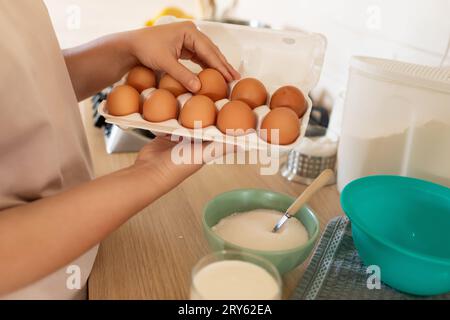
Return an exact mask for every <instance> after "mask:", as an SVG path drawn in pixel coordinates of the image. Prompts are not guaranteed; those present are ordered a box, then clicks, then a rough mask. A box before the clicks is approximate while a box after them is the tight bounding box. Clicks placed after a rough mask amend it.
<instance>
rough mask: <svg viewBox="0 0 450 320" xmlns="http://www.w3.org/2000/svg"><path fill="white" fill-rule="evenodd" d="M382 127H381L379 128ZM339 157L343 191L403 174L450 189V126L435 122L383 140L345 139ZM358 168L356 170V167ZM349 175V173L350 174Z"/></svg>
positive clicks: (380, 138) (339, 173) (374, 138)
mask: <svg viewBox="0 0 450 320" xmlns="http://www.w3.org/2000/svg"><path fill="white" fill-rule="evenodd" d="M380 125H381V126H382V124H380ZM345 141H346V142H345V143H346V146H345V150H346V151H347V152H346V153H345V154H344V153H343V154H339V161H343V162H344V163H346V164H347V165H341V166H340V172H338V175H339V176H340V177H345V179H346V180H345V181H343V179H342V178H340V179H339V180H340V189H342V187H343V186H344V185H346V184H347V183H349V182H350V181H351V180H353V179H357V178H360V177H362V176H367V175H371V174H396V175H397V174H400V175H405V176H410V177H415V178H419V179H424V180H428V181H431V182H435V183H438V184H442V185H445V186H447V187H450V124H446V123H443V122H440V121H436V120H432V121H429V122H427V123H425V124H424V125H422V126H419V127H410V128H408V129H406V130H404V131H403V132H401V133H396V134H392V135H388V136H382V137H371V138H369V137H368V138H364V137H354V136H350V135H349V136H347V137H346V139H345ZM356 166H357V167H356ZM347 171H348V172H347Z"/></svg>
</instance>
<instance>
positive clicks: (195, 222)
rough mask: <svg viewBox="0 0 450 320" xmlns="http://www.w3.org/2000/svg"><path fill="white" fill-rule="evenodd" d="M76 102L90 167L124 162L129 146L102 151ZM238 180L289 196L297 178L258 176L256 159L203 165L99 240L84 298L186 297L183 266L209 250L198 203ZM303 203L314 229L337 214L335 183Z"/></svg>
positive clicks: (293, 280)
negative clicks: (119, 151) (313, 216)
mask: <svg viewBox="0 0 450 320" xmlns="http://www.w3.org/2000/svg"><path fill="white" fill-rule="evenodd" d="M81 106H82V115H83V121H84V123H85V128H86V133H87V137H88V141H89V146H90V149H91V153H92V158H93V162H94V170H95V174H96V175H97V176H101V175H104V174H107V173H109V172H112V171H115V170H118V169H120V168H123V167H125V166H129V165H131V164H132V163H133V162H134V159H135V157H136V155H135V154H115V155H108V154H107V153H106V151H105V144H104V137H103V132H102V130H100V129H96V128H94V127H93V125H92V113H91V104H90V102H89V101H86V102H84V103H82V104H81ZM152 187H153V186H151V185H149V188H152ZM241 188H261V189H269V190H273V191H276V192H281V193H286V194H289V195H292V196H297V195H298V194H300V193H301V192H302V190H303V189H304V188H305V186H303V185H300V184H295V183H289V182H287V181H286V180H285V179H284V178H282V177H281V176H280V175H275V176H261V175H260V174H259V167H258V166H257V165H226V166H225V165H220V166H219V165H211V166H205V168H203V169H202V170H201V171H200V172H198V173H197V174H195V175H194V176H192V177H190V178H189V179H188V180H186V181H185V182H184V183H182V184H180V185H179V186H178V187H177V188H176V189H174V190H172V191H171V192H169V193H168V194H166V195H165V196H163V197H162V198H160V199H159V200H158V201H156V202H154V203H153V204H151V205H150V206H149V207H147V208H146V209H144V210H143V211H142V212H140V213H139V214H137V215H136V216H135V217H134V218H132V219H131V220H129V221H128V222H127V223H126V224H124V225H123V226H122V227H121V228H119V229H118V230H117V231H116V232H114V233H113V234H111V235H110V236H109V237H108V238H107V239H105V240H104V241H103V242H102V244H101V246H100V250H99V253H98V256H97V259H96V262H95V265H94V268H93V270H92V274H91V276H90V279H89V298H90V299H188V298H189V289H190V282H191V270H192V268H193V266H194V265H195V264H196V263H197V261H198V260H199V259H200V258H202V257H203V256H205V255H207V254H208V253H210V250H209V248H208V244H207V242H206V239H205V238H204V236H203V233H202V228H201V214H202V209H203V207H204V205H205V204H206V203H207V202H208V201H209V200H211V199H212V198H213V197H215V196H216V195H218V194H220V193H223V192H226V191H230V190H234V189H241ZM309 205H310V206H311V208H312V209H313V210H314V211H315V212H316V215H317V217H318V219H319V220H320V224H321V229H322V230H323V228H324V226H325V225H326V224H327V222H328V221H329V220H330V219H332V218H333V217H335V216H337V215H341V214H342V210H341V208H340V205H339V193H338V191H337V189H336V186H330V187H326V188H324V189H323V190H321V191H320V192H319V194H318V195H317V196H315V197H314V198H313V199H312V200H311V201H310V203H309ZM306 264H307V262H305V263H304V264H303V265H302V266H300V267H298V268H297V269H295V270H294V271H292V272H290V273H289V274H287V275H286V276H285V277H284V279H283V284H284V296H285V297H289V296H290V295H291V293H292V291H293V289H294V288H295V286H296V285H297V283H298V281H299V279H300V278H301V275H302V273H303V271H304V268H305V266H306Z"/></svg>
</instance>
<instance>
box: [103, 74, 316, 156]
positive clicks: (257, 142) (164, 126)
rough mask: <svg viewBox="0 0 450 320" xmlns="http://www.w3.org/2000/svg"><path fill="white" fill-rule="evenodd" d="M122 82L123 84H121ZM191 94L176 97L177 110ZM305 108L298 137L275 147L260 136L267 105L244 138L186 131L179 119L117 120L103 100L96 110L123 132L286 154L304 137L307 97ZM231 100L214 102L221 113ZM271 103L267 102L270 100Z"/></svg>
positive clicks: (216, 131) (206, 130) (257, 110)
mask: <svg viewBox="0 0 450 320" xmlns="http://www.w3.org/2000/svg"><path fill="white" fill-rule="evenodd" d="M121 83H123V81H122V82H121ZM236 83H237V81H234V82H233V83H231V84H230V92H231V90H232V88H233V86H234V85H235V84H236ZM155 90H156V88H151V89H147V90H145V91H143V92H142V94H141V99H142V101H144V100H145V99H146V98H148V97H149V96H150V95H151V94H152V93H153V91H155ZM192 96H193V95H192V94H191V93H186V94H183V95H181V96H179V97H178V98H177V100H178V105H179V107H180V110H181V109H182V108H183V106H184V104H185V103H186V102H187V101H188V100H189V99H190V98H191V97H192ZM306 100H307V104H308V109H307V112H306V113H305V115H304V116H303V118H301V119H299V121H300V135H299V137H298V138H297V140H296V141H295V142H294V143H292V144H290V145H275V144H269V143H267V142H266V141H265V140H263V139H262V138H261V137H260V128H261V124H262V121H263V120H264V118H265V117H266V115H267V114H268V113H269V112H270V108H269V106H267V105H263V106H260V107H257V108H255V109H253V112H254V113H255V115H256V118H257V128H256V131H255V132H252V133H249V134H247V135H243V136H238V137H235V136H230V135H225V134H223V133H222V132H221V131H220V130H219V129H218V128H217V127H216V126H210V127H206V128H201V129H188V128H185V127H183V126H182V125H181V124H180V123H179V122H178V119H171V120H168V121H164V122H158V123H155V122H149V121H147V120H145V119H144V118H143V117H142V115H141V114H139V113H134V114H130V115H128V116H122V117H116V116H112V115H110V114H108V109H107V104H106V101H104V102H102V104H101V105H100V107H99V113H100V114H101V115H102V116H103V117H105V119H106V122H108V123H111V124H115V125H117V126H119V127H120V128H122V129H125V130H126V129H129V128H138V129H144V130H149V131H151V132H152V133H153V134H155V135H156V136H163V135H175V136H179V137H186V138H191V139H198V140H203V141H215V142H220V143H227V144H231V145H237V146H239V147H240V148H242V149H244V150H254V149H257V150H264V149H268V148H269V149H271V150H275V149H276V150H278V151H279V152H287V151H289V150H292V149H293V148H294V147H295V146H296V145H298V143H299V142H300V141H301V139H302V138H303V137H304V135H305V132H306V128H307V126H308V121H309V116H310V113H311V109H312V102H311V100H310V99H309V97H306ZM229 101H230V100H228V99H223V100H219V101H217V102H216V103H215V105H216V108H217V111H220V110H221V109H222V107H223V106H224V105H225V104H227V103H228V102H229ZM269 101H270V100H269Z"/></svg>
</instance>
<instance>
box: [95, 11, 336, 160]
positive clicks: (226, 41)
mask: <svg viewBox="0 0 450 320" xmlns="http://www.w3.org/2000/svg"><path fill="white" fill-rule="evenodd" d="M180 21H182V19H176V18H174V17H163V18H161V19H159V20H158V21H157V22H156V24H157V25H160V24H166V23H174V22H180ZM194 23H195V24H196V26H197V28H198V29H199V30H200V31H202V32H203V33H204V34H206V35H207V36H208V37H209V38H210V39H212V40H213V42H214V43H215V44H216V45H217V46H218V47H219V49H220V50H221V51H222V53H223V54H224V55H225V56H226V57H227V59H228V61H229V62H230V64H231V65H233V67H235V68H236V69H237V70H238V71H239V72H240V74H241V75H242V78H248V77H252V78H256V79H258V80H260V81H261V82H262V83H263V84H264V85H265V86H266V89H267V91H268V92H269V95H271V94H273V93H274V92H275V91H276V90H277V89H278V88H280V87H282V86H286V85H292V86H295V87H297V88H299V89H300V90H301V91H302V92H303V94H304V96H305V98H306V100H307V104H308V109H307V112H306V113H305V115H304V116H303V118H301V119H299V121H300V125H301V130H300V131H301V132H300V136H299V137H298V139H297V140H296V141H295V142H294V143H292V144H290V145H284V146H278V145H273V144H268V143H267V142H266V141H264V140H263V139H261V138H260V137H259V132H258V131H259V128H260V126H261V123H262V121H263V119H264V117H265V116H266V115H267V114H268V113H269V112H270V108H269V107H268V106H267V105H264V106H260V107H259V108H256V109H254V112H255V114H256V117H257V119H258V125H257V132H255V133H251V134H248V135H246V136H241V137H234V136H227V135H224V134H223V133H222V132H221V131H219V130H218V129H217V128H216V127H209V128H205V129H202V130H190V129H186V128H183V127H182V126H181V125H180V124H179V123H178V121H177V120H176V119H173V120H169V121H166V122H161V123H151V122H147V121H145V120H144V119H143V118H142V116H141V115H140V114H132V115H129V116H125V117H114V116H111V115H109V114H108V112H107V109H106V105H105V103H103V104H102V105H101V106H100V108H99V111H100V113H101V114H102V115H103V116H104V117H105V118H106V121H107V122H109V123H112V124H116V125H118V126H120V127H122V128H139V129H145V130H150V131H151V132H153V133H154V134H156V135H159V134H172V135H177V136H182V137H190V138H195V139H201V140H205V141H217V142H221V143H224V142H225V143H227V144H234V145H238V146H240V147H243V148H244V149H246V150H250V149H259V150H261V149H267V148H270V150H278V151H280V152H284V151H290V150H292V149H294V148H295V147H296V146H297V145H299V143H300V141H301V140H302V138H303V137H304V135H305V132H306V128H307V126H308V122H309V116H310V113H311V109H312V102H311V100H310V99H309V97H308V94H309V92H310V91H311V90H312V88H314V87H315V85H316V84H317V82H318V81H319V78H320V74H321V71H322V66H323V62H324V57H325V51H326V47H327V41H326V38H325V37H324V36H323V35H321V34H318V33H312V32H308V31H304V30H296V31H292V30H270V29H263V28H251V27H248V26H240V25H232V24H224V23H217V22H210V21H194ZM182 63H183V64H185V66H186V67H187V68H189V69H190V70H191V71H193V72H196V73H198V72H200V71H201V68H200V67H199V66H198V65H195V64H193V63H191V62H185V61H183V62H182ZM236 83H237V82H234V83H231V84H230V88H229V89H230V90H229V92H230V93H231V90H232V88H233V86H234V85H235V84H236ZM153 90H154V89H148V90H146V91H145V92H143V98H144V97H147V96H148V95H150V94H151V92H152V91H153ZM190 97H191V94H185V95H182V96H180V97H178V101H179V104H180V108H182V107H183V105H184V103H185V102H186V101H187V100H188V99H189V98H190ZM228 101H229V100H226V99H225V100H221V101H218V102H216V107H217V109H218V110H220V109H221V108H222V107H223V106H224V105H225V104H226V103H227V102H228ZM269 101H270V98H269Z"/></svg>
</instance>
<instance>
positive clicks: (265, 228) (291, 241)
mask: <svg viewBox="0 0 450 320" xmlns="http://www.w3.org/2000/svg"><path fill="white" fill-rule="evenodd" d="M282 215H283V214H282V213H281V212H278V211H275V210H265V209H259V210H254V211H249V212H243V213H236V214H233V215H230V216H228V217H226V218H224V219H222V220H221V221H220V222H219V223H218V224H217V225H215V226H214V227H213V228H212V230H213V231H214V232H215V233H216V234H217V235H219V236H220V237H221V238H222V239H224V240H226V241H228V242H231V243H233V244H236V245H239V246H241V247H244V248H248V249H254V250H263V251H277V250H288V249H293V248H295V247H298V246H301V245H303V244H305V243H306V242H307V241H308V238H309V236H308V231H307V230H306V228H305V227H304V226H303V224H302V223H301V222H300V221H299V220H298V219H296V218H292V219H290V220H289V221H287V222H286V223H285V224H284V226H283V227H282V229H281V230H280V231H278V232H277V233H273V232H272V229H273V227H274V226H275V224H276V223H277V221H278V220H279V219H280V218H281V217H282Z"/></svg>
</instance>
